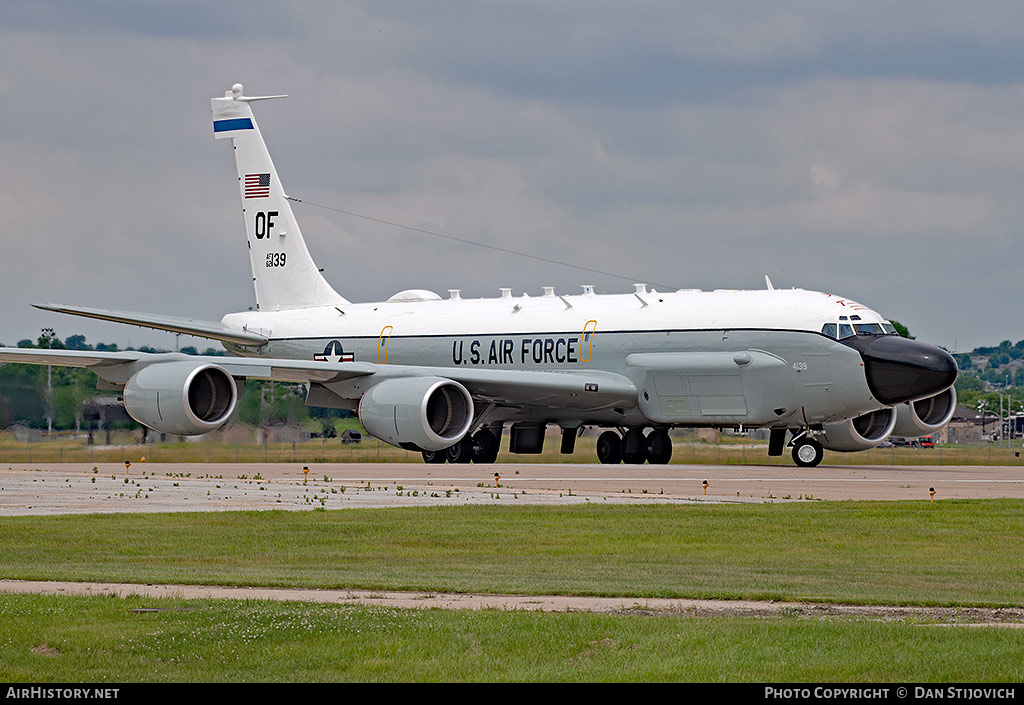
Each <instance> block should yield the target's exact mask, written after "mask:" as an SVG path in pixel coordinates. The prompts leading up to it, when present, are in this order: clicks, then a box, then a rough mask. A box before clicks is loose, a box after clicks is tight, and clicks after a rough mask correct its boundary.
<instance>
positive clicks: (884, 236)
mask: <svg viewBox="0 0 1024 705" xmlns="http://www.w3.org/2000/svg"><path fill="white" fill-rule="evenodd" d="M239 81H240V82H243V83H244V84H245V86H246V92H247V93H248V94H250V95H261V94H275V93H288V94H289V95H290V97H289V98H288V99H287V100H284V101H275V102H272V103H263V104H259V105H257V110H258V112H257V116H258V118H259V120H260V125H261V128H262V130H263V134H264V137H265V138H266V139H267V142H268V145H269V147H270V150H271V153H272V155H273V156H274V159H275V162H276V164H277V168H278V172H279V174H280V175H281V178H282V181H283V183H284V184H285V188H286V189H287V191H288V192H289V193H290V194H292V195H293V196H296V197H299V198H304V199H308V200H310V201H314V202H317V203H322V204H327V205H331V206H334V207H337V208H342V209H346V210H350V211H355V212H358V213H362V214H366V215H369V216H373V217H376V218H382V219H386V220H391V221H397V222H401V223H405V224H408V225H411V226H415V227H419V228H424V229H427V230H434V231H439V232H443V233H448V234H451V235H454V236H457V237H461V238H466V239H471V240H477V241H480V242H483V243H487V244H490V245H494V246H498V247H504V248H510V249H515V250H521V251H525V252H530V253H534V254H537V255H539V256H543V257H547V258H551V259H556V260H561V261H567V262H573V263H576V264H578V265H580V266H584V267H589V268H591V269H597V270H602V271H606V272H613V273H616V274H620V275H622V277H624V278H617V277H612V276H604V275H597V274H593V273H588V272H583V271H578V270H574V269H571V268H567V267H560V266H555V265H548V264H541V263H538V262H536V261H534V260H530V259H524V258H519V257H514V256H510V255H501V254H497V253H495V252H493V251H489V250H486V249H481V248H476V247H472V246H469V245H461V244H457V243H452V242H448V241H443V240H439V239H436V238H431V237H429V236H425V235H422V234H415V233H411V232H409V231H404V230H400V229H396V228H393V227H389V226H385V225H381V224H379V223H374V222H371V221H367V220H361V219H358V218H353V217H351V216H344V215H340V214H336V213H332V212H329V211H325V210H321V209H317V208H313V207H310V206H307V205H299V206H296V214H297V216H298V217H299V219H300V222H301V224H302V226H303V232H304V234H305V236H306V240H307V244H308V246H309V249H310V251H311V252H312V254H313V256H314V258H315V259H316V260H317V262H318V264H320V265H321V266H323V267H325V269H326V272H325V274H326V276H327V277H328V279H329V280H330V281H331V282H332V284H334V286H335V288H336V289H337V290H338V291H339V292H340V293H342V294H343V295H344V296H346V297H347V298H349V299H351V300H354V301H368V300H375V299H381V298H386V297H387V296H389V295H391V294H392V293H394V292H395V291H398V290H400V289H405V288H413V287H416V288H429V289H434V290H437V291H440V292H442V293H443V292H445V291H446V290H447V289H454V288H459V289H462V290H463V296H467V297H471V296H493V295H497V293H498V288H499V287H504V286H507V287H513V288H514V290H515V291H516V292H517V293H518V292H520V291H524V290H525V291H527V292H529V293H531V294H533V293H540V291H541V287H542V286H545V285H554V286H556V287H557V290H558V291H560V292H572V293H574V292H578V291H579V285H580V284H595V285H597V287H598V290H599V291H603V292H621V291H627V290H632V287H631V286H630V283H631V281H633V280H637V281H646V282H649V283H652V284H654V285H655V286H658V287H659V288H660V287H662V286H666V287H679V288H690V287H700V288H705V289H711V288H761V287H763V285H764V275H765V274H768V275H769V276H770V277H771V279H772V281H773V282H774V284H775V286H777V287H792V286H796V287H802V288H807V289H816V290H821V291H829V292H837V293H841V294H843V295H844V296H847V297H851V298H854V299H857V300H859V301H860V302H862V303H864V304H866V305H869V306H871V307H873V308H876V309H878V310H879V311H881V312H882V313H883V314H884V315H887V316H889V317H891V318H895V319H897V320H899V321H901V322H903V323H904V324H906V325H907V326H909V328H910V329H911V331H912V332H913V333H914V334H916V335H917V336H918V337H919V338H923V339H926V340H928V341H930V342H935V343H939V344H942V345H945V346H947V347H949V348H956V349H959V350H965V349H970V348H972V347H974V346H978V345H988V344H995V343H998V342H999V341H1000V340H1003V339H1007V338H1009V339H1012V340H1014V341H1016V340H1019V339H1021V338H1024V316H1022V314H1021V313H1020V304H1019V301H1020V300H1021V299H1022V297H1024V283H1022V282H1024V276H1022V270H1024V266H1022V265H1024V198H1022V197H1021V191H1022V188H1024V129H1022V127H1024V8H1022V7H1021V6H1020V4H1019V3H1018V2H998V1H994V2H974V3H964V2H959V1H957V2H942V1H940V0H929V1H909V0H908V1H905V2H896V3H894V2H891V1H886V2H874V1H872V0H861V1H858V2H848V1H846V2H821V1H818V0H807V1H806V2H798V1H786V0H777V1H775V2H771V3H767V2H759V1H755V2H739V1H735V2H733V1H729V0H724V1H721V2H715V3H708V2H680V1H678V0H675V1H671V2H670V1H665V2H658V1H650V2H646V1H639V2H637V1H633V2H628V3H627V2H605V1H603V0H564V1H555V0H543V1H540V0H538V1H532V0H516V1H515V2H487V1H485V0H472V1H469V0H467V1H464V2H463V1H454V0H453V1H441V0H437V1H431V2H428V1H421V2H412V1H404V2H397V1H396V2H391V1H388V0H375V1H373V2H336V1H330V2H327V1H324V2H293V3H289V2H281V0H274V1H273V2H271V1H269V0H268V1H266V2H262V1H259V0H255V1H254V0H248V1H246V2H198V1H195V2H189V1H184V0H173V1H167V2H162V1H153V2H140V1H138V0H133V1H127V0H126V1H119V0H108V1H99V0H97V1H93V2H89V3H84V2H71V1H68V2H48V1H46V0H32V1H31V2H29V1H26V2H18V1H16V0H0V219H2V220H0V222H2V224H3V230H2V238H3V242H4V244H5V247H4V254H3V256H2V257H0V287H2V289H0V292H2V294H3V306H2V307H0V341H2V342H3V343H5V344H8V345H11V344H14V343H15V342H16V341H17V340H18V339H21V338H25V337H33V338H34V337H35V336H37V335H38V332H39V329H40V328H42V327H45V326H52V327H54V328H55V329H56V331H57V334H58V335H59V336H60V337H62V338H63V337H66V336H67V335H70V334H72V333H79V332H81V333H85V334H86V335H87V336H88V338H89V340H90V341H91V342H99V341H103V342H118V343H120V344H121V345H129V344H131V345H135V346H138V345H141V344H151V345H157V346H162V347H173V346H174V336H173V335H171V334H165V333H158V332H151V331H145V330H143V329H138V328H130V327H123V326H117V325H115V324H103V323H98V322H89V321H86V320H82V319H75V318H70V317H67V316H60V315H58V314H52V313H46V312H42V311H38V310H36V309H33V308H31V307H30V304H31V303H33V302H55V303H67V304H78V305H86V306H96V307H103V308H119V309H127V310H136V311H152V312H156V313H166V314H174V315H187V316H193V317H196V318H203V319H211V320H218V319H219V318H220V317H221V316H222V315H223V314H225V313H227V312H230V311H235V310H245V309H246V308H248V307H249V306H251V305H252V304H253V300H254V298H253V292H252V287H251V282H250V273H249V264H248V258H247V255H246V250H245V236H244V230H243V223H242V220H241V216H240V213H239V204H238V201H237V199H238V191H237V184H236V180H235V172H234V164H233V160H232V156H231V153H230V147H229V146H228V144H229V143H228V142H226V141H223V140H217V141H215V140H214V139H213V135H212V128H211V120H210V113H209V102H208V100H209V98H211V97H214V96H218V95H223V93H224V91H225V90H227V89H228V88H230V86H231V85H232V84H233V83H235V82H239ZM189 342H191V341H189ZM182 344H186V342H185V341H183V342H182ZM206 344H207V343H206V342H205V341H204V342H202V343H201V345H203V346H205V345H206Z"/></svg>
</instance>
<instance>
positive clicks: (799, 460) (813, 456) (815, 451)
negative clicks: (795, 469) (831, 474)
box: [793, 436, 825, 468]
mask: <svg viewBox="0 0 1024 705" xmlns="http://www.w3.org/2000/svg"><path fill="white" fill-rule="evenodd" d="M823 457H825V449H824V448H822V447H821V444H820V443H818V442H817V441H816V440H814V439H813V438H811V437H810V436H800V437H799V438H795V439H794V440H793V462H795V463H796V464H797V465H799V466H800V467H802V468H814V467H817V466H818V464H819V463H820V462H821V459H822V458H823Z"/></svg>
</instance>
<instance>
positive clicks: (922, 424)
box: [893, 387, 956, 438]
mask: <svg viewBox="0 0 1024 705" xmlns="http://www.w3.org/2000/svg"><path fill="white" fill-rule="evenodd" d="M955 409H956V390H955V389H953V387H950V388H949V389H947V390H946V391H944V392H942V393H940V394H936V395H935V396H933V397H928V398H926V399H919V400H918V401H912V402H907V403H905V404H900V405H898V406H897V407H896V427H895V428H894V429H893V433H895V434H896V435H897V436H904V437H905V438H917V437H918V436H926V435H928V434H930V433H935V432H936V431H938V430H939V429H940V428H942V427H943V426H945V425H946V424H947V423H949V420H950V419H951V418H953V411H954V410H955Z"/></svg>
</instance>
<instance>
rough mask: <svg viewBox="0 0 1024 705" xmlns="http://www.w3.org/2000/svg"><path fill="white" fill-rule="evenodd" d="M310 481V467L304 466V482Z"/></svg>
mask: <svg viewBox="0 0 1024 705" xmlns="http://www.w3.org/2000/svg"><path fill="white" fill-rule="evenodd" d="M308 479H309V466H308V465H303V466H302V481H303V482H305V481H306V480H308Z"/></svg>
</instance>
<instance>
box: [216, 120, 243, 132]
mask: <svg viewBox="0 0 1024 705" xmlns="http://www.w3.org/2000/svg"><path fill="white" fill-rule="evenodd" d="M251 129H252V119H251V118H235V119H233V120H214V121H213V131H214V132H231V131H232V130H251Z"/></svg>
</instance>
